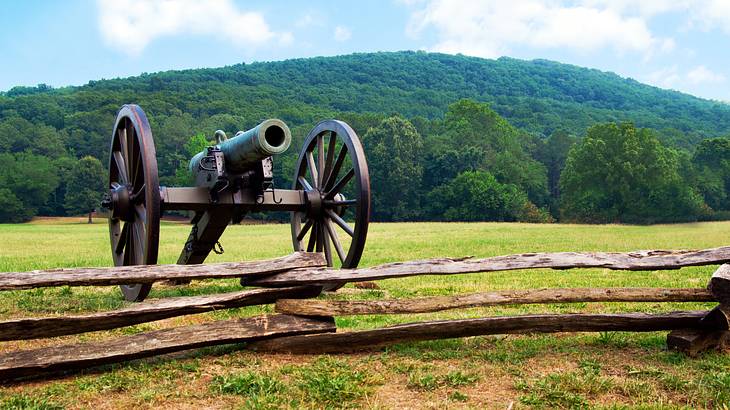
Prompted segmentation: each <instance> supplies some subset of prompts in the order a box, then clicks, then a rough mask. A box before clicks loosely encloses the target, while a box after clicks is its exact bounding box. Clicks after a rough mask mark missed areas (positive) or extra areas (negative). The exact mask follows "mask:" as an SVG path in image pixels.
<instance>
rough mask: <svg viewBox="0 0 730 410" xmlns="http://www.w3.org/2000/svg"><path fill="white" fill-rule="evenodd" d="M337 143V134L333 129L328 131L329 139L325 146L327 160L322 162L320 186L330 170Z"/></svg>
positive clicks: (327, 177)
mask: <svg viewBox="0 0 730 410" xmlns="http://www.w3.org/2000/svg"><path fill="white" fill-rule="evenodd" d="M336 145H337V134H335V132H334V131H330V141H329V146H328V147H327V161H326V162H325V163H324V171H322V174H323V176H322V186H324V183H325V182H326V181H327V180H328V179H329V176H330V175H329V174H330V172H331V171H332V162H333V161H334V160H335V148H336Z"/></svg>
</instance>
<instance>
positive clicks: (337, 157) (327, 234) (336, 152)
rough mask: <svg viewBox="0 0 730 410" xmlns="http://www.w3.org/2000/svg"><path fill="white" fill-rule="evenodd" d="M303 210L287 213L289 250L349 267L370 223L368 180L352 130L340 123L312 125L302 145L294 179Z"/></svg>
mask: <svg viewBox="0 0 730 410" xmlns="http://www.w3.org/2000/svg"><path fill="white" fill-rule="evenodd" d="M293 188H294V189H299V190H304V191H305V194H306V199H307V210H306V211H303V212H292V217H291V232H292V241H293V243H294V250H297V251H303V250H306V251H308V252H312V251H317V252H322V251H324V254H325V257H326V258H327V265H328V266H335V255H336V257H337V259H338V265H341V267H343V268H355V267H357V264H358V263H359V262H360V257H361V256H362V252H363V250H364V248H365V238H366V237H367V232H368V223H369V221H370V176H369V174H368V166H367V162H366V161H365V153H364V151H363V148H362V144H361V143H360V139H359V138H358V136H357V134H356V133H355V131H353V129H352V128H350V126H349V125H347V124H345V123H344V122H342V121H336V120H328V121H323V122H320V123H319V124H317V126H315V127H314V129H313V130H312V131H311V132H310V133H309V135H308V136H307V138H306V140H305V141H304V147H303V148H302V152H301V154H300V155H299V160H298V161H297V166H296V171H295V174H294V186H293Z"/></svg>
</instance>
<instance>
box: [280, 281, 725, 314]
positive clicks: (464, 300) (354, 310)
mask: <svg viewBox="0 0 730 410" xmlns="http://www.w3.org/2000/svg"><path fill="white" fill-rule="evenodd" d="M716 300H717V298H716V297H715V296H713V295H712V293H710V291H709V290H707V289H672V288H573V289H520V290H504V291H498V292H484V293H473V294H469V295H456V296H433V297H423V298H414V299H388V300H313V299H281V300H278V301H277V302H276V311H277V312H279V313H288V314H293V315H304V316H346V315H372V314H410V313H427V312H438V311H442V310H449V309H463V308H472V307H483V306H497V305H521V304H537V303H574V302H712V301H716Z"/></svg>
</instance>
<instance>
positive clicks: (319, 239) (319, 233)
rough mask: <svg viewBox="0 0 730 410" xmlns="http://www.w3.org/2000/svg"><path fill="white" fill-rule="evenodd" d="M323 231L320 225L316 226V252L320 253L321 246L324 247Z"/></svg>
mask: <svg viewBox="0 0 730 410" xmlns="http://www.w3.org/2000/svg"><path fill="white" fill-rule="evenodd" d="M323 242H324V229H322V225H321V224H317V252H322V251H323V250H324V249H322V246H323V245H324V243H323Z"/></svg>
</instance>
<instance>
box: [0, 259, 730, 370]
mask: <svg viewBox="0 0 730 410" xmlns="http://www.w3.org/2000/svg"><path fill="white" fill-rule="evenodd" d="M729 261H730V247H721V248H713V249H706V250H698V251H659V250H655V251H638V252H627V253H615V252H614V253H607V252H559V253H529V254H520V255H507V256H497V257H492V258H484V259H470V258H462V259H449V258H440V259H432V260H421V261H411V262H399V263H390V264H385V265H381V266H376V267H371V268H364V269H357V270H352V269H350V270H347V269H345V270H336V269H330V268H323V267H322V266H324V265H325V261H324V257H323V256H322V255H321V254H311V253H303V252H297V253H294V254H292V255H290V256H287V257H283V258H277V259H272V260H268V261H256V262H242V263H223V264H211V265H160V266H126V267H116V268H78V269H55V270H45V271H33V272H10V273H0V290H20V289H30V288H36V287H48V286H91V285H115V284H125V283H152V282H155V281H159V280H170V279H171V280H188V279H204V278H230V277H241V278H242V281H243V282H245V283H246V284H250V285H258V286H264V287H274V288H275V289H255V290H245V291H241V292H232V293H227V294H219V295H208V296H192V297H179V298H170V299H162V300H158V301H150V302H147V303H142V304H138V305H134V306H130V307H126V308H123V309H118V310H114V311H109V312H99V313H92V314H85V315H72V316H65V317H46V318H25V319H13V320H7V321H2V322H0V341H2V340H19V339H31V338H40V337H52V336H60V335H68V334H75V333H81V332H88V331H95V330H104V329H112V328H117V327H121V326H128V325H132V324H138V323H143V322H149V321H153V320H159V319H163V318H168V317H173V316H180V315H186V314H194V313H201V312H207V311H211V310H215V309H228V308H234V307H241V306H248V305H255V304H266V303H273V302H275V301H277V305H276V309H277V311H279V312H286V313H288V314H279V315H273V316H271V315H268V316H261V317H257V318H247V319H238V320H232V321H220V322H212V323H207V324H202V325H195V326H186V327H181V328H173V329H163V330H157V331H153V332H147V333H141V334H137V335H134V336H126V337H123V338H119V339H114V340H111V341H101V342H93V343H84V344H75V345H65V346H56V347H46V348H42V349H33V350H23V351H15V352H7V353H4V354H0V380H9V379H15V378H18V377H27V376H32V375H38V374H47V373H48V372H56V371H61V370H63V371H66V370H72V369H79V368H86V367H89V366H96V365H99V364H106V363H116V362H120V361H124V360H130V359H135V358H140V357H148V356H152V355H157V354H163V353H169V352H173V351H180V350H186V349H191V348H197V347H202V346H211V345H217V344H228V343H238V342H248V343H250V347H252V348H255V349H260V350H270V351H288V352H295V353H327V352H348V351H356V350H362V349H370V348H375V347H380V346H385V345H389V344H393V343H398V342H405V341H413V340H429V339H443V338H454V337H465V336H476V335H489V334H505V333H533V332H596V331H639V332H643V331H657V330H671V333H670V334H669V336H668V338H667V342H668V345H669V346H671V347H674V348H678V349H681V350H683V351H685V352H688V353H689V354H695V353H697V352H699V351H702V350H704V349H709V348H717V347H720V346H723V345H725V344H727V343H730V330H729V329H730V265H722V266H720V267H719V268H718V269H717V270H716V271H715V273H714V274H713V276H712V278H711V279H710V282H709V285H708V289H707V290H705V289H659V288H611V289H609V288H601V289H592V288H577V289H535V290H510V291H501V292H486V293H478V294H472V295H457V296H445V297H431V298H418V299H410V300H380V301H373V300H369V301H333V300H299V299H297V298H311V297H314V296H316V295H318V294H319V293H320V291H321V286H320V285H321V284H331V283H336V284H344V283H347V282H353V281H370V280H379V279H387V278H399V277H407V276H414V275H451V274H465V273H477V272H494V271H502V270H513V269H534V268H553V269H570V268H605V269H624V270H660V269H678V268H681V267H685V266H698V265H713V264H721V263H726V262H729ZM597 301H624V302H625V301H631V302H639V301H641V302H649V301H651V302H700V301H702V302H706V301H717V302H719V305H718V306H717V307H716V308H714V309H712V310H710V311H682V312H671V313H661V314H647V313H616V314H542V315H522V316H503V317H486V318H477V319H460V320H443V321H428V322H418V323H408V324H401V325H396V326H390V327H386V328H381V329H372V330H363V331H352V332H341V333H332V332H334V331H335V330H336V329H335V326H334V321H333V319H332V317H331V316H335V315H350V314H390V313H423V312H434V311H439V310H445V309H454V308H464V307H475V306H491V305H504V304H525V303H565V302H597ZM293 315H296V316H293Z"/></svg>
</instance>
